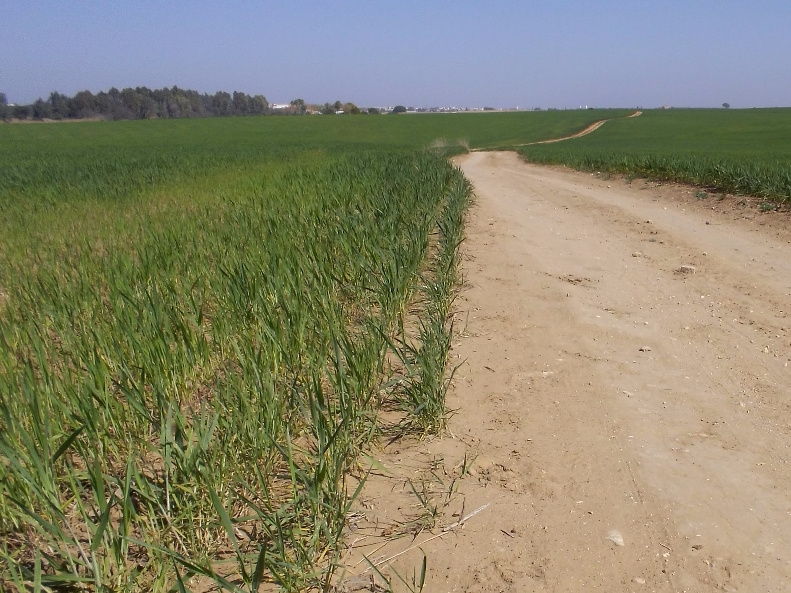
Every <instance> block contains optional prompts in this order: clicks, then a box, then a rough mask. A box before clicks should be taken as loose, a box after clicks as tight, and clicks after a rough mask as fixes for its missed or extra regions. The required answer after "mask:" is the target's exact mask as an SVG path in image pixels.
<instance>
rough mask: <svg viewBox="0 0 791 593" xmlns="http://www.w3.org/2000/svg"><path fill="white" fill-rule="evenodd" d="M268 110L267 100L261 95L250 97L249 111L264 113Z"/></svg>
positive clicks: (258, 113)
mask: <svg viewBox="0 0 791 593" xmlns="http://www.w3.org/2000/svg"><path fill="white" fill-rule="evenodd" d="M268 112H269V101H267V100H266V97H264V96H263V95H255V96H254V97H250V113H252V114H255V115H264V114H266V113H268Z"/></svg>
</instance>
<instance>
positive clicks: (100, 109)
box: [0, 86, 360, 120]
mask: <svg viewBox="0 0 791 593" xmlns="http://www.w3.org/2000/svg"><path fill="white" fill-rule="evenodd" d="M339 111H343V112H344V113H351V114H358V113H360V110H359V109H358V108H357V106H356V105H354V104H353V103H341V102H340V101H336V102H335V103H325V104H324V105H322V106H320V105H307V104H306V103H305V101H303V100H302V99H296V100H294V101H292V102H291V103H290V105H289V106H288V107H287V108H282V107H281V108H278V109H273V108H272V106H270V104H269V102H268V101H267V100H266V97H264V96H263V95H247V94H245V93H242V92H239V91H234V92H233V93H227V92H224V91H218V92H216V93H215V94H213V95H210V94H208V93H199V92H198V91H191V90H185V89H180V88H178V87H177V86H174V87H173V88H169V89H168V88H163V89H155V90H151V89H149V88H146V87H137V88H134V89H133V88H126V89H123V90H120V91H119V90H118V89H116V88H111V89H110V90H109V91H107V92H104V91H102V92H99V93H96V94H93V93H91V91H80V92H79V93H77V94H76V95H74V96H73V97H68V96H66V95H63V94H61V93H58V92H53V93H50V95H49V97H48V98H47V99H38V100H36V101H35V102H33V103H31V104H30V105H13V106H11V105H8V103H7V101H6V96H5V95H4V94H3V93H0V119H4V120H7V119H11V118H15V119H36V120H42V119H55V120H60V119H86V118H95V117H100V118H103V119H113V120H115V119H151V118H179V117H211V116H229V115H268V114H273V113H281V114H293V115H302V114H306V113H317V112H320V113H326V114H330V113H337V112H339Z"/></svg>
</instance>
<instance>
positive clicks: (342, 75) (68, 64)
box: [0, 0, 791, 108]
mask: <svg viewBox="0 0 791 593" xmlns="http://www.w3.org/2000/svg"><path fill="white" fill-rule="evenodd" d="M173 85H177V86H179V87H182V88H190V89H196V90H199V91H202V92H209V93H214V92H215V91H217V90H226V91H234V90H239V91H244V92H246V93H249V94H259V93H260V94H263V95H265V96H266V97H267V99H269V101H270V102H288V101H290V100H292V99H296V98H303V99H305V100H306V101H307V102H317V103H323V102H325V101H335V100H336V99H339V100H341V101H353V102H355V103H357V104H358V105H361V106H371V105H394V104H404V105H415V106H434V105H457V106H470V107H472V106H484V105H487V106H493V107H512V106H517V105H518V106H520V107H522V108H527V107H537V106H538V107H543V108H548V107H558V108H563V107H578V106H579V105H586V104H587V105H591V106H597V107H636V106H642V107H657V106H661V105H672V106H690V107H716V106H719V105H721V104H722V103H723V102H728V103H730V104H731V106H733V107H765V106H791V2H788V1H786V0H752V1H748V0H744V1H736V0H685V1H677V0H664V1H661V2H660V1H658V0H639V1H638V0H633V1H630V2H627V1H618V0H589V1H588V2H580V1H573V0H556V1H550V0H545V1H529V0H528V1H522V2H515V1H514V2H511V1H497V0H491V1H489V2H482V1H477V2H473V1H467V0H457V1H455V2H445V1H432V0H424V1H422V2H417V1H412V0H388V1H386V2H383V1H375V2H374V1H368V2H360V1H352V0H336V1H326V0H325V1H324V2H313V1H311V0H301V1H295V2H289V1H287V0H281V1H278V2H270V1H266V2H253V1H250V0H229V1H226V2H217V1H216V0H215V1H211V2H206V1H203V0H192V1H190V2H186V1H182V0H171V1H167V0H161V1H158V2H155V1H149V0H136V1H131V0H123V1H121V0H104V1H101V2H99V1H83V0H69V1H67V0H62V1H54V0H27V1H18V0H2V1H0V91H2V92H5V93H6V95H7V96H8V100H9V101H10V102H16V103H25V102H31V101H33V100H35V99H36V98H37V97H43V98H46V97H47V96H48V95H49V93H50V92H51V91H53V90H57V91H59V92H61V93H66V94H68V95H72V94H74V93H75V92H77V91H80V90H84V89H88V90H91V91H93V92H97V91H100V90H107V89H109V88H110V87H112V86H115V87H118V88H124V87H127V86H132V87H134V86H148V87H150V88H160V87H163V86H168V87H170V86H173Z"/></svg>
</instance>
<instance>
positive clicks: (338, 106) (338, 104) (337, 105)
mask: <svg viewBox="0 0 791 593" xmlns="http://www.w3.org/2000/svg"><path fill="white" fill-rule="evenodd" d="M332 107H333V109H335V111H342V110H343V103H341V102H340V101H335V103H333V104H332Z"/></svg>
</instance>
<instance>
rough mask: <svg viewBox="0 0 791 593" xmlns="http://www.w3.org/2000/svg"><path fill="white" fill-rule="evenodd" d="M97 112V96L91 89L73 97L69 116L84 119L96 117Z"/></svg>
mask: <svg viewBox="0 0 791 593" xmlns="http://www.w3.org/2000/svg"><path fill="white" fill-rule="evenodd" d="M53 111H54V109H53ZM96 114H97V104H96V97H94V96H93V93H92V92H91V91H80V92H79V93H77V94H76V95H74V97H73V98H72V99H71V106H70V109H69V117H76V118H79V119H82V118H86V117H94V116H95V115H96Z"/></svg>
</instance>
